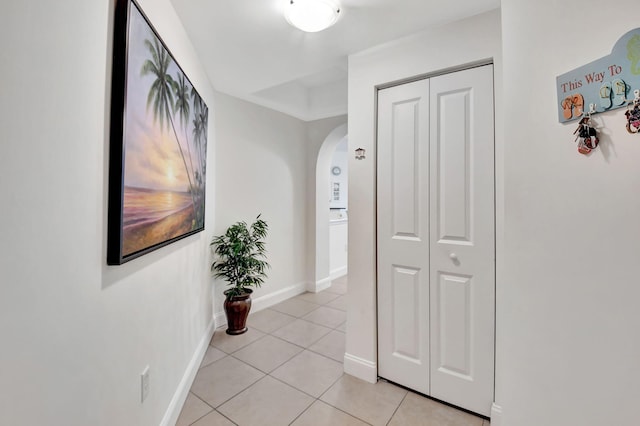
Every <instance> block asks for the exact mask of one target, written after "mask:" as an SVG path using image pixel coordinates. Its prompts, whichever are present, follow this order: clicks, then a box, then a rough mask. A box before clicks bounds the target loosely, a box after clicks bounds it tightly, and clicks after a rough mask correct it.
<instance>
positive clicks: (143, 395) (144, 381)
mask: <svg viewBox="0 0 640 426" xmlns="http://www.w3.org/2000/svg"><path fill="white" fill-rule="evenodd" d="M148 395H149V366H148V365H147V366H146V367H145V368H144V370H143V371H142V374H141V375H140V402H144V400H145V399H147V396H148Z"/></svg>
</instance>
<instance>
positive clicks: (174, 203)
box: [107, 0, 209, 265]
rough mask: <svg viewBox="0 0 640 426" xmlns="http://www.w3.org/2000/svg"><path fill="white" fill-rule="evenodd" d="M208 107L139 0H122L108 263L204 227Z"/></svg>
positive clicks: (115, 65)
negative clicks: (138, 2)
mask: <svg viewBox="0 0 640 426" xmlns="http://www.w3.org/2000/svg"><path fill="white" fill-rule="evenodd" d="M208 112H209V110H208V108H207V105H206V103H205V102H204V101H203V100H202V98H201V97H200V94H199V93H198V91H197V90H196V89H195V88H194V86H193V84H191V81H190V80H189V79H188V78H187V76H186V74H185V73H184V71H183V70H182V68H181V67H180V65H179V64H178V63H177V61H176V60H175V59H174V57H173V55H172V54H171V52H170V51H169V49H168V48H167V46H166V45H165V43H164V42H163V40H162V38H161V37H160V35H159V34H158V32H157V31H156V29H155V28H154V27H153V25H152V24H151V22H150V21H149V19H148V18H147V16H146V15H145V14H144V12H143V11H142V8H141V7H140V6H139V5H138V4H137V2H136V1H135V0H116V8H115V19H114V43H113V69H112V93H111V128H110V132H111V134H110V151H109V194H108V197H109V200H108V203H109V204H108V231H107V264H109V265H120V264H123V263H125V262H128V261H130V260H133V259H135V258H138V257H140V256H143V255H145V254H147V253H149V252H151V251H154V250H157V249H159V248H161V247H164V246H166V245H168V244H171V243H173V242H175V241H178V240H180V239H182V238H185V237H188V236H190V235H193V234H196V233H198V232H201V231H203V230H204V222H205V220H204V218H205V193H206V191H205V189H206V158H207V156H206V153H207V131H208Z"/></svg>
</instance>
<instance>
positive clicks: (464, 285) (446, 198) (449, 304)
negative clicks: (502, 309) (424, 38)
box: [430, 66, 495, 415]
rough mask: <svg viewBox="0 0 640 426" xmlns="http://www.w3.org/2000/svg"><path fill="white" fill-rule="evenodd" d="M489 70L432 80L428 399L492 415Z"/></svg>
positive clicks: (492, 316) (491, 169) (492, 170)
mask: <svg viewBox="0 0 640 426" xmlns="http://www.w3.org/2000/svg"><path fill="white" fill-rule="evenodd" d="M492 82H493V67H492V66H484V67H479V68H473V69H469V70H465V71H460V72H456V73H452V74H447V75H443V76H439V77H435V78H432V79H431V83H430V87H431V93H430V103H431V109H430V111H431V116H430V126H431V127H430V133H431V138H430V140H431V146H430V148H431V155H430V158H431V167H430V173H431V174H430V176H431V179H430V188H431V196H430V211H431V233H432V235H434V236H437V237H436V238H432V239H431V243H430V246H431V248H430V254H431V257H430V262H431V264H430V275H431V283H432V284H431V286H430V293H431V296H430V299H431V309H430V345H431V374H430V377H431V386H430V395H431V396H433V397H435V398H438V399H442V400H444V401H447V402H450V403H452V404H455V405H459V406H461V407H463V408H466V409H468V410H471V411H474V412H476V413H480V414H483V415H489V414H490V408H491V403H492V401H493V380H494V372H493V366H494V310H495V308H494V300H495V295H494V292H495V291H494V288H495V285H494V283H495V237H494V236H495V229H494V217H495V212H494V210H495V207H494V205H495V203H494V148H493V146H494V143H493V141H494V134H493V85H492Z"/></svg>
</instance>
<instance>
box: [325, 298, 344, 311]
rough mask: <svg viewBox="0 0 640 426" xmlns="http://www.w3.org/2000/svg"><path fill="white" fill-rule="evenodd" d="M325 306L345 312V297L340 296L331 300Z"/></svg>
mask: <svg viewBox="0 0 640 426" xmlns="http://www.w3.org/2000/svg"><path fill="white" fill-rule="evenodd" d="M325 306H328V307H330V308H334V309H340V310H341V311H346V310H347V295H346V294H345V295H342V296H340V297H338V298H337V299H335V300H332V301H331V302H329V303H327V304H326V305H325Z"/></svg>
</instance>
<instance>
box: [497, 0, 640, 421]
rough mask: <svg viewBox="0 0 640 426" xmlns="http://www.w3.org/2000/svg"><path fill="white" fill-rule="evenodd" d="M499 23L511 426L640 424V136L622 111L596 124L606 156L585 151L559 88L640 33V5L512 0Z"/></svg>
mask: <svg viewBox="0 0 640 426" xmlns="http://www.w3.org/2000/svg"><path fill="white" fill-rule="evenodd" d="M612 11H617V12H616V13H615V16H616V17H615V20H614V21H611V20H610V16H611V15H612ZM618 12H619V13H618ZM502 19H503V46H504V52H503V53H504V95H505V97H504V104H505V108H504V110H505V140H506V141H508V142H507V143H505V158H504V166H505V175H506V176H505V229H504V231H505V232H504V244H505V247H504V253H505V261H504V263H505V270H504V276H503V277H502V279H501V280H500V283H501V285H499V287H498V295H497V296H498V306H499V307H500V308H499V309H498V315H499V316H498V337H499V341H500V342H501V344H500V345H499V346H498V353H497V356H498V363H497V367H498V374H497V377H496V379H497V383H496V384H497V402H498V403H499V404H500V405H501V406H502V408H503V413H504V418H503V420H504V421H503V423H502V424H503V426H504V425H506V426H533V425H546V426H555V425H558V426H566V425H583V426H596V425H603V424H607V425H616V426H631V425H637V424H638V413H637V408H636V407H637V402H638V401H639V400H640V386H639V385H638V380H639V379H640V362H639V360H640V339H639V338H638V336H639V334H638V330H639V327H640V309H638V303H639V302H638V301H639V300H640V286H638V283H639V282H640V280H639V279H638V272H637V271H638V267H637V264H638V254H639V253H640V238H639V237H640V221H639V220H638V218H639V217H640V197H638V189H639V188H640V167H639V164H640V136H638V135H630V134H628V133H627V132H626V130H625V128H624V126H625V119H624V110H618V111H613V112H609V113H605V114H602V115H598V116H597V117H596V118H595V120H596V123H598V127H599V128H600V130H601V132H600V135H601V144H600V146H599V147H598V149H597V150H596V151H595V152H593V153H592V154H591V155H590V156H589V157H584V156H582V155H580V154H578V152H577V151H576V145H575V143H574V142H573V140H574V136H573V135H572V133H573V131H574V130H575V127H576V124H575V123H571V124H566V125H563V124H559V123H558V120H557V99H556V91H555V82H556V76H557V75H559V74H562V73H565V72H567V71H570V70H572V69H574V68H577V67H579V66H582V65H584V64H586V63H589V62H591V61H593V60H595V59H598V58H601V57H603V56H606V55H608V54H609V53H610V52H611V49H612V47H613V45H614V43H615V42H616V41H617V40H618V38H619V37H620V36H622V35H623V34H624V33H626V32H627V31H629V30H631V29H634V28H637V27H638V26H640V25H639V24H638V2H637V1H636V0H618V1H615V2H611V3H606V4H605V3H602V2H598V1H595V0H587V1H583V0H567V1H563V2H558V1H551V0H544V1H539V2H530V1H524V0H503V1H502ZM568 22H576V23H578V31H577V32H574V31H568V32H567V23H568ZM602 22H605V23H606V24H605V25H602ZM636 87H637V85H636ZM523 125H524V127H523ZM525 129H533V131H527V130H525ZM492 424H493V423H492Z"/></svg>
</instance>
